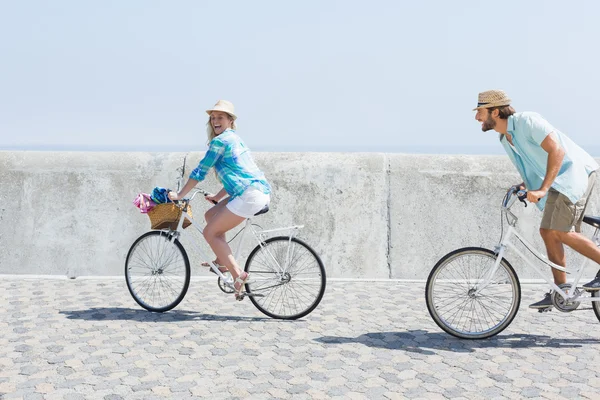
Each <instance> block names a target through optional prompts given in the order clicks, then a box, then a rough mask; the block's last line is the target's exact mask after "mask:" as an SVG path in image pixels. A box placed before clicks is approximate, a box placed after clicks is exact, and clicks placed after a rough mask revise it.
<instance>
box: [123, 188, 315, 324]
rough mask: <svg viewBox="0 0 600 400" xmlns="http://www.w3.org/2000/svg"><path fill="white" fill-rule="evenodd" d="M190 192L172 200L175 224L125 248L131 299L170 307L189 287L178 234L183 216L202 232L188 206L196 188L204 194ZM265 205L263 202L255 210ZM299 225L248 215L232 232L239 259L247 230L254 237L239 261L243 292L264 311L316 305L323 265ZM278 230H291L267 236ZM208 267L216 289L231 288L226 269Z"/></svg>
mask: <svg viewBox="0 0 600 400" xmlns="http://www.w3.org/2000/svg"><path fill="white" fill-rule="evenodd" d="M192 193H193V194H192V196H191V198H189V199H183V200H181V201H178V202H177V203H175V204H173V205H172V207H179V208H180V212H181V216H180V217H179V219H178V221H177V222H176V223H175V224H174V225H176V227H174V229H172V228H173V227H170V228H169V229H164V230H153V231H150V232H147V233H145V234H143V235H142V236H140V237H139V238H138V239H136V240H135V242H134V243H133V245H132V246H131V248H130V249H129V253H128V254H127V259H126V260H125V279H126V281H127V287H128V288H129V292H130V293H131V295H132V296H133V298H134V299H135V301H136V302H137V303H138V304H139V305H140V306H142V307H143V308H145V309H146V310H148V311H154V312H164V311H168V310H171V309H172V308H174V307H175V306H177V305H178V304H179V303H180V302H181V301H182V300H183V298H184V297H185V294H186V292H187V290H188V287H189V283H190V261H189V258H188V255H187V253H186V251H185V249H184V247H183V245H182V244H181V242H180V238H183V237H185V236H187V234H186V232H185V231H184V229H183V226H184V222H185V224H186V226H188V225H191V226H192V227H194V228H195V229H196V230H197V231H198V232H200V234H202V231H203V227H202V226H200V225H199V224H198V223H197V222H195V221H194V219H193V218H192V216H191V215H190V213H188V210H189V207H190V206H189V204H190V202H191V201H192V200H193V199H194V197H195V196H196V195H197V194H198V193H202V194H203V195H207V194H208V193H206V192H204V191H203V190H201V189H193V190H192ZM169 204H171V203H169ZM267 211H268V206H266V207H265V208H264V209H263V210H261V211H259V212H258V213H257V214H256V215H260V214H264V213H266V212H267ZM302 227H303V226H302V225H297V226H290V227H286V228H278V229H269V230H262V229H258V228H257V226H256V225H253V224H252V222H251V219H250V218H248V219H247V220H246V222H245V224H244V225H243V227H242V230H241V231H240V232H238V233H237V234H238V235H241V238H240V241H239V243H238V246H237V248H236V250H235V255H234V256H235V258H236V260H239V258H238V256H239V251H240V249H241V248H242V247H243V244H244V239H245V238H246V237H247V236H248V235H249V236H252V237H254V239H255V240H256V242H257V246H256V247H255V248H254V249H253V250H252V251H251V252H250V254H249V256H248V258H247V260H246V264H245V267H244V271H246V272H247V273H249V274H250V280H249V281H248V282H247V283H246V285H245V291H244V292H242V298H243V297H249V298H250V301H251V302H252V303H253V304H254V305H255V306H256V308H258V309H259V310H260V311H261V312H262V313H264V314H265V315H268V316H269V317H272V318H278V319H297V318H302V317H304V316H306V315H308V314H309V313H310V312H311V311H313V310H314V309H315V308H316V307H317V306H318V305H319V302H320V301H321V299H322V298H323V294H324V293H325V285H326V277H325V267H324V266H323V262H322V261H321V258H320V257H319V255H318V254H317V253H316V252H315V251H314V250H313V249H312V248H311V247H310V246H309V245H308V244H307V243H305V242H304V241H302V240H300V239H298V238H297V237H296V236H295V235H296V233H297V232H298V230H299V229H301V228H302ZM278 232H290V233H289V234H287V235H284V236H275V237H267V236H270V235H271V234H274V233H278ZM278 234H279V233H278ZM195 244H196V245H197V248H198V250H199V252H200V254H201V256H202V259H203V260H209V259H210V257H209V256H208V255H206V254H205V253H204V251H203V249H202V247H201V246H200V245H199V244H198V243H195ZM210 268H211V269H212V271H213V272H214V273H215V274H217V276H218V285H219V287H220V288H221V290H222V291H223V292H225V293H233V292H234V287H233V279H232V278H231V275H230V274H228V273H226V274H223V273H221V271H219V268H218V266H217V265H215V263H214V262H211V263H210ZM226 275H227V276H226Z"/></svg>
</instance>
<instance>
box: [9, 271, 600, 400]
mask: <svg viewBox="0 0 600 400" xmlns="http://www.w3.org/2000/svg"><path fill="white" fill-rule="evenodd" d="M423 292H424V285H423V284H422V283H418V284H412V286H411V285H410V284H406V283H398V282H391V283H385V282H375V283H374V282H341V281H335V282H329V284H328V288H327V291H326V294H325V297H324V299H323V301H322V303H321V305H320V306H319V307H318V308H317V309H316V310H315V311H314V312H313V313H312V314H310V315H309V316H307V317H306V318H304V319H303V320H299V321H278V320H273V319H270V318H267V317H266V316H263V315H262V314H261V313H259V312H258V311H257V310H256V309H255V308H254V306H253V305H252V303H250V301H248V300H244V301H243V302H241V303H239V302H236V301H235V300H234V299H233V295H225V294H223V293H221V292H220V291H219V290H218V288H217V286H216V282H214V281H193V282H192V284H191V285H190V291H189V292H188V295H187V296H186V298H185V299H184V301H183V302H182V303H181V304H180V305H179V306H178V307H177V308H176V309H175V310H173V311H171V312H168V313H164V314H153V313H149V312H147V311H145V310H143V309H141V308H140V307H139V306H138V305H137V304H136V303H135V302H134V301H133V299H132V298H131V297H130V295H129V292H128V291H127V288H126V286H125V283H124V282H123V281H120V280H109V279H105V280H81V279H77V280H41V279H20V278H18V279H17V278H0V398H2V399H3V400H4V399H16V398H24V399H145V400H146V399H164V398H173V399H178V398H209V399H228V398H256V399H265V398H282V399H288V398H293V399H325V398H339V399H388V398H389V399H399V398H411V399H413V398H424V399H436V398H439V399H442V398H466V399H490V398H509V397H510V398H513V399H517V398H525V397H530V398H548V399H558V398H569V399H572V398H596V399H597V398H598V396H599V393H600V368H598V365H600V322H599V321H598V320H597V319H596V317H595V315H594V313H593V311H592V310H591V309H590V307H589V306H587V307H585V309H582V310H577V311H575V312H573V313H570V314H563V313H559V312H557V311H553V312H550V313H545V314H539V313H537V312H533V311H530V310H528V309H527V308H525V307H526V305H527V304H529V302H532V301H536V300H539V297H540V295H541V294H542V293H543V287H540V286H531V285H530V286H525V285H524V286H523V301H522V309H521V310H520V312H519V314H518V315H517V317H516V319H515V321H514V322H513V324H512V325H511V326H509V327H508V328H507V329H506V330H505V331H504V332H503V333H502V334H500V335H499V336H497V337H495V338H492V339H488V340H484V341H465V340H458V339H454V338H453V337H451V336H449V335H447V334H445V333H443V332H442V331H441V330H440V329H439V328H438V327H437V326H436V325H435V324H434V323H433V321H432V320H431V318H430V317H429V314H428V313H427V308H426V306H425V301H424V294H423Z"/></svg>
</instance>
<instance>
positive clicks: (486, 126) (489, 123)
mask: <svg viewBox="0 0 600 400" xmlns="http://www.w3.org/2000/svg"><path fill="white" fill-rule="evenodd" d="M495 127H496V121H494V120H493V119H492V116H491V115H488V117H487V119H486V120H485V121H483V124H482V125H481V130H482V131H484V132H487V131H489V130H490V129H494V128H495Z"/></svg>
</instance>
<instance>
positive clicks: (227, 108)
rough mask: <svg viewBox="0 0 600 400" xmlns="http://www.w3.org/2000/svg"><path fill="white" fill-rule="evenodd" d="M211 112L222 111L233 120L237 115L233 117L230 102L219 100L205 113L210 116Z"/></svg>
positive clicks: (233, 111) (233, 113) (233, 110)
mask: <svg viewBox="0 0 600 400" xmlns="http://www.w3.org/2000/svg"><path fill="white" fill-rule="evenodd" d="M213 111H222V112H224V113H227V114H229V115H231V117H232V118H233V119H234V120H235V119H236V118H237V115H235V108H234V107H233V104H232V103H231V102H230V101H227V100H219V101H217V103H216V104H215V105H214V106H213V108H211V109H210V110H206V113H207V114H208V115H210V114H211V113H212V112H213Z"/></svg>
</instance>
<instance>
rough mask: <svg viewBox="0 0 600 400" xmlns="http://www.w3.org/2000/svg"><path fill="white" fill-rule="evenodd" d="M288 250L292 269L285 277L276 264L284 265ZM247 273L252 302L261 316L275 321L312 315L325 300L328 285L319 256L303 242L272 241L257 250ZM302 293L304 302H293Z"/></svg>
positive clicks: (287, 239)
mask: <svg viewBox="0 0 600 400" xmlns="http://www.w3.org/2000/svg"><path fill="white" fill-rule="evenodd" d="M292 243H293V244H292ZM288 246H292V247H291V248H290V251H291V253H290V257H291V258H290V260H291V261H290V266H289V267H288V271H286V273H285V274H282V273H280V272H278V270H277V267H276V266H275V263H274V262H273V260H275V261H276V262H277V263H278V264H279V265H283V264H284V263H285V260H286V259H287V258H286V257H288V253H287V250H288ZM244 271H246V272H247V273H248V274H250V281H249V282H248V283H246V292H247V293H250V294H251V295H250V296H249V298H250V301H251V302H252V304H254V306H255V307H256V308H258V310H259V311H260V312H262V313H263V314H265V315H267V316H269V317H271V318H276V319H288V320H293V319H298V318H302V317H304V316H306V315H308V314H309V313H311V312H312V311H313V310H314V309H315V308H316V307H317V306H318V305H319V303H320V301H321V299H322V298H323V294H324V293H325V287H326V284H327V278H326V274H325V267H324V266H323V262H322V261H321V258H320V257H319V255H318V254H317V253H316V252H315V251H314V250H313V249H312V248H311V247H310V246H309V245H308V244H307V243H305V242H304V241H302V240H300V239H297V238H295V237H291V238H290V237H289V236H276V237H272V238H269V239H267V240H265V241H264V242H262V243H261V245H258V246H256V247H255V248H254V249H253V250H252V252H251V253H250V255H249V256H248V259H247V260H246V265H245V267H244ZM305 290H306V291H305ZM301 291H303V292H304V291H305V292H304V293H302V297H301V298H292V296H294V295H296V294H300V292H301ZM252 294H255V295H263V296H264V297H258V296H257V297H254V296H252Z"/></svg>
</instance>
